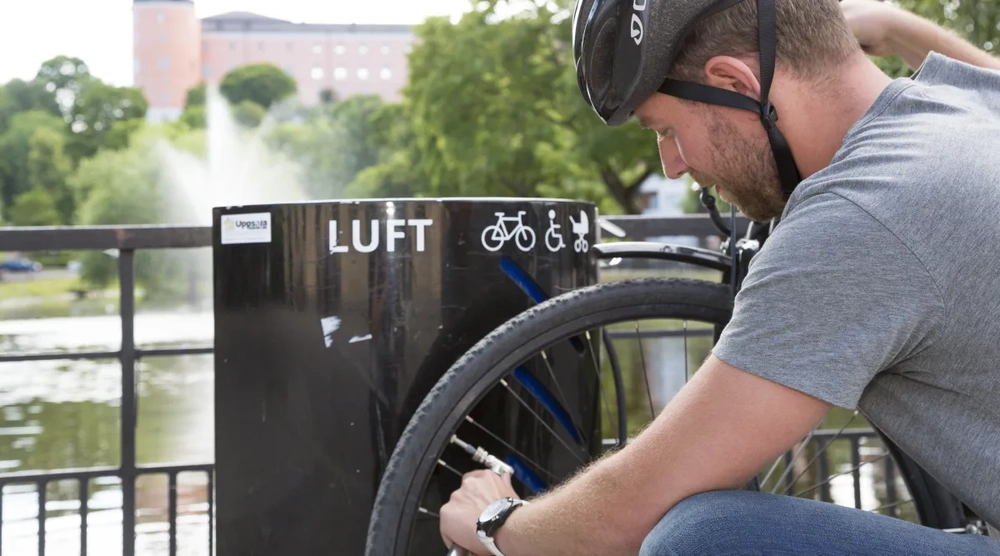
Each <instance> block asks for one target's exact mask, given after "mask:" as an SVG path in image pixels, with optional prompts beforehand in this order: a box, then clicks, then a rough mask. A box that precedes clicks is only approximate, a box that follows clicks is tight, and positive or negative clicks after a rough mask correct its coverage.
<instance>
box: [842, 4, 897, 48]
mask: <svg viewBox="0 0 1000 556" xmlns="http://www.w3.org/2000/svg"><path fill="white" fill-rule="evenodd" d="M840 10H841V11H842V12H843V13H844V18H845V19H846V20H847V25H848V26H849V27H850V28H851V32H852V33H854V36H855V38H857V39H858V43H859V44H860V45H861V48H862V49H863V50H864V51H865V53H866V54H869V55H871V56H892V55H893V54H896V52H895V51H894V44H893V41H892V32H893V26H894V24H895V23H896V21H897V20H898V19H899V18H900V16H901V15H903V14H905V12H903V11H902V10H900V9H899V8H896V7H895V6H893V5H892V4H889V3H888V2H880V1H878V0H841V2H840Z"/></svg>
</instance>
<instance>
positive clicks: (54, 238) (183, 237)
mask: <svg viewBox="0 0 1000 556" xmlns="http://www.w3.org/2000/svg"><path fill="white" fill-rule="evenodd" d="M211 246H212V228H211V227H210V226H167V225H163V226H157V225H136V226H58V227H55V226H53V227H48V226H25V227H17V228H9V227H0V251H61V250H73V249H81V250H101V251H103V250H105V249H186V248H196V247H211Z"/></svg>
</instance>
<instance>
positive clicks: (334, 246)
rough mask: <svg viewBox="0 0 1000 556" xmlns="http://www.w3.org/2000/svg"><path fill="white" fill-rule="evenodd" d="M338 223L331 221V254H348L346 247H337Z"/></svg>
mask: <svg viewBox="0 0 1000 556" xmlns="http://www.w3.org/2000/svg"><path fill="white" fill-rule="evenodd" d="M337 235H338V231H337V221H336V220H331V221H330V254H331V255H332V254H334V253H347V246H346V245H337Z"/></svg>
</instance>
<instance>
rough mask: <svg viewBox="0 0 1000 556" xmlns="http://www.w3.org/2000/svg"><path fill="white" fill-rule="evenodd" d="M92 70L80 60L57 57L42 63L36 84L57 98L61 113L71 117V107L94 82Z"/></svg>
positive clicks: (36, 76) (36, 77)
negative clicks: (89, 84) (84, 89)
mask: <svg viewBox="0 0 1000 556" xmlns="http://www.w3.org/2000/svg"><path fill="white" fill-rule="evenodd" d="M94 79H96V78H95V77H93V76H91V74H90V68H88V67H87V64H86V63H84V61H83V60H81V59H79V58H71V57H69V56H56V57H55V58H52V59H50V60H46V61H45V62H43V63H42V66H41V67H40V68H39V69H38V73H37V74H36V75H35V82H36V83H39V84H41V85H42V86H43V87H45V90H46V91H48V92H50V93H52V94H53V95H54V96H55V99H56V102H57V103H58V104H59V105H60V107H61V113H62V114H64V115H67V116H68V115H69V113H70V107H72V106H73V103H74V102H75V101H76V99H77V98H78V97H79V96H80V94H81V93H82V92H83V88H84V87H86V86H87V84H88V83H90V82H91V81H92V80H94Z"/></svg>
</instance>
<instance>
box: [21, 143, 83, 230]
mask: <svg viewBox="0 0 1000 556" xmlns="http://www.w3.org/2000/svg"><path fill="white" fill-rule="evenodd" d="M65 142H66V136H65V134H64V133H61V132H59V131H55V130H53V129H48V128H44V127H40V128H38V129H37V130H35V133H34V134H33V135H32V136H31V140H30V141H29V149H30V150H29V152H28V183H29V184H30V187H31V192H29V193H33V192H35V191H44V192H45V193H46V194H47V195H48V197H49V199H51V200H52V203H53V206H54V208H55V210H56V213H57V216H58V218H57V219H56V222H55V223H57V224H71V223H72V222H73V214H74V212H75V211H76V199H74V197H73V192H72V190H70V188H69V185H68V184H67V182H66V180H67V179H68V178H69V176H70V173H71V172H72V170H73V167H72V163H71V162H70V160H69V158H68V157H67V156H66V154H65V153H64V152H63V145H64V144H65ZM27 194H28V193H26V194H25V195H27ZM22 197H23V195H22ZM18 210H20V209H19V208H18V206H17V203H16V202H15V206H14V207H12V209H11V212H12V213H15V212H16V211H18ZM12 216H13V214H12Z"/></svg>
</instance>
